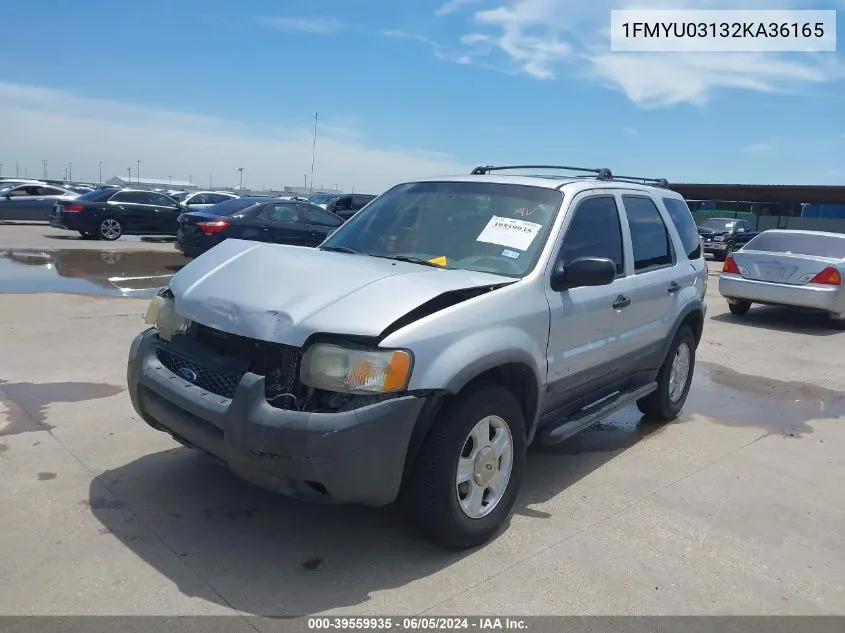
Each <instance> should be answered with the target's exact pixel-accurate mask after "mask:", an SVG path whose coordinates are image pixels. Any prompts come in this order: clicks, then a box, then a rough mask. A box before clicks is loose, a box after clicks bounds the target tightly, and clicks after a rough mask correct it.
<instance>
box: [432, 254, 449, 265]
mask: <svg viewBox="0 0 845 633" xmlns="http://www.w3.org/2000/svg"><path fill="white" fill-rule="evenodd" d="M428 263H429V264H435V265H437V266H446V265H448V262H447V261H446V256H445V255H441V256H440V257H434V258H432V259H429V260H428Z"/></svg>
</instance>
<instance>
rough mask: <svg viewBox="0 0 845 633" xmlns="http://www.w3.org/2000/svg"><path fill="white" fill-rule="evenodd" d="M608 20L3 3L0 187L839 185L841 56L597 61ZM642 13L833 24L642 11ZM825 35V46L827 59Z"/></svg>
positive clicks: (667, 4)
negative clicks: (464, 180)
mask: <svg viewBox="0 0 845 633" xmlns="http://www.w3.org/2000/svg"><path fill="white" fill-rule="evenodd" d="M629 6H631V5H630V4H627V3H624V2H612V1H608V0H590V2H585V0H458V1H454V0H453V1H452V2H447V0H439V1H437V0H435V1H428V0H391V1H390V2H388V1H387V0H277V1H275V2H270V1H266V0H265V1H259V0H252V1H250V2H243V3H239V2H235V1H233V0H225V1H224V0H203V1H197V0H178V1H173V0H171V1H170V2H162V1H160V0H148V1H147V2H144V3H120V2H118V3H115V2H104V1H101V0H96V1H95V0H87V1H86V2H80V3H58V2H53V1H43V0H41V1H36V0H31V1H30V2H28V3H25V4H24V3H13V4H10V3H7V6H5V7H4V9H3V12H2V17H0V19H2V22H3V23H4V24H5V25H6V26H7V28H5V29H4V35H3V37H2V38H0V59H2V64H0V139H2V140H0V163H3V172H2V173H3V175H4V176H8V175H14V170H15V163H17V164H18V166H19V167H18V169H19V171H20V175H21V176H22V175H23V169H27V171H28V174H29V175H30V176H40V175H41V174H42V160H47V161H48V168H49V172H48V173H49V175H50V176H51V177H57V176H61V175H62V172H63V166H64V165H66V164H67V163H68V162H71V163H72V164H73V175H74V177H75V178H85V179H93V180H96V179H97V178H98V163H99V162H100V161H102V162H103V177H104V178H108V177H111V176H113V175H125V174H126V168H127V167H131V168H132V170H133V173H134V172H135V169H136V164H137V161H138V160H140V161H141V172H142V173H141V175H142V176H144V177H153V176H155V177H162V178H166V177H167V176H172V177H173V178H174V179H187V178H188V176H189V175H190V177H191V178H192V180H193V181H194V182H199V183H207V182H208V181H209V180H211V182H212V183H213V185H215V186H222V185H232V184H237V172H236V171H235V169H236V167H239V166H242V167H244V181H245V184H247V185H249V186H253V187H261V186H266V187H279V186H281V185H283V184H288V185H300V184H302V183H303V182H304V179H305V176H307V175H309V174H310V169H311V134H312V132H313V124H314V114H315V112H319V125H318V139H317V153H316V164H315V178H314V181H315V183H316V186H321V185H324V186H333V185H335V184H338V185H339V186H340V187H341V188H344V189H346V190H349V189H350V188H352V187H353V186H354V187H355V188H356V190H357V191H364V190H367V191H369V192H373V193H378V192H379V191H381V190H383V189H384V188H386V187H388V186H390V185H391V184H393V183H394V182H396V181H397V180H401V179H405V178H413V177H417V176H430V175H438V174H442V173H454V172H455V171H464V170H466V169H468V168H470V167H472V166H473V165H476V164H480V163H485V164H486V163H491V162H492V163H495V162H511V163H524V162H541V163H547V162H559V163H563V164H584V165H587V166H609V167H611V168H612V169H613V170H614V171H615V172H617V173H623V172H624V173H633V174H635V175H643V176H655V177H667V178H669V179H670V180H675V181H687V182H689V181H697V182H702V181H721V182H749V183H823V184H824V183H842V182H843V181H845V115H843V113H845V56H843V54H842V53H841V52H840V53H823V54H810V53H805V54H790V55H774V54H762V55H761V54H757V55H749V54H726V53H721V54H709V53H698V54H694V55H682V54H678V53H661V54H655V55H644V54H633V55H632V54H622V53H610V50H609V40H608V38H607V36H606V35H604V34H602V32H601V31H602V29H606V28H608V26H609V21H610V14H609V11H610V9H611V8H627V7H629ZM636 6H639V7H643V6H656V7H660V8H767V9H771V8H815V9H831V8H839V9H844V8H845V0H831V1H829V2H815V3H812V2H803V1H801V0H775V1H774V2H772V1H768V2H762V1H760V0H747V1H746V2H744V3H743V2H740V3H729V2H725V1H722V0H702V1H701V2H687V1H685V0H662V1H661V2H638V3H636ZM843 15H845V14H843V13H840V14H839V18H840V24H839V25H838V33H837V35H838V39H839V41H842V42H845V38H844V37H843V35H845V28H843V26H842V22H843V19H842V16H843Z"/></svg>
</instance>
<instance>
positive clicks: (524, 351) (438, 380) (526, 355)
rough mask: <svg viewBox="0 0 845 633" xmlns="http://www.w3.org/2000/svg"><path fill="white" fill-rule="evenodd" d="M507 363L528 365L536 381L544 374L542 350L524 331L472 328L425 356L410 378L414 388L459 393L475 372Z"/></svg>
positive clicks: (539, 382) (477, 373)
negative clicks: (413, 375)
mask: <svg viewBox="0 0 845 633" xmlns="http://www.w3.org/2000/svg"><path fill="white" fill-rule="evenodd" d="M508 363H521V364H523V365H525V366H527V367H528V368H529V369H530V370H531V372H532V373H533V375H534V378H535V380H536V382H537V385H538V388H539V385H542V384H544V382H545V376H546V360H545V352H544V350H542V349H541V348H540V346H539V345H538V344H537V342H536V341H534V339H533V338H531V337H530V336H529V335H528V334H527V333H526V332H525V331H523V330H520V329H518V328H513V327H500V328H494V329H488V330H483V331H479V332H474V333H472V334H470V335H469V336H465V337H463V338H461V339H459V340H457V341H455V342H454V343H452V344H451V345H448V346H445V347H444V348H443V349H442V350H441V351H440V352H439V353H437V354H436V355H435V356H434V357H433V358H430V359H427V362H426V363H425V366H424V368H422V370H423V371H422V373H421V374H420V375H419V377H415V378H412V380H411V382H412V387H413V388H414V389H445V390H446V391H448V392H449V393H453V394H454V393H458V392H459V391H460V390H461V389H462V388H463V387H464V386H466V384H467V383H468V382H469V381H471V380H472V379H473V378H475V377H476V376H478V375H480V374H482V373H484V372H485V371H487V370H490V369H493V368H494V367H498V366H500V365H505V364H508Z"/></svg>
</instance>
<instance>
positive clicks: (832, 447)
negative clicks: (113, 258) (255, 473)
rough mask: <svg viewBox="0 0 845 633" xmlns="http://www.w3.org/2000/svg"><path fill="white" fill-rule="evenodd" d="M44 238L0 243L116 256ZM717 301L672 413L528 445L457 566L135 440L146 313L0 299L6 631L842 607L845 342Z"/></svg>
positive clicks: (162, 441)
mask: <svg viewBox="0 0 845 633" xmlns="http://www.w3.org/2000/svg"><path fill="white" fill-rule="evenodd" d="M52 232H53V231H52V230H50V229H46V230H45V229H44V228H42V227H12V228H11V229H10V227H0V247H2V248H9V247H12V248H16V249H23V248H35V249H47V248H56V247H57V246H56V244H55V242H61V243H62V245H61V248H68V247H70V248H89V249H90V248H92V247H94V248H96V247H98V246H101V244H98V243H91V242H83V241H81V240H56V239H53V238H51V237H49V235H50V234H51V233H52ZM65 242H66V243H65ZM121 244H122V243H121ZM109 248H110V249H111V248H115V246H114V245H109ZM116 248H118V249H126V248H136V249H137V248H144V249H150V250H157V249H162V248H170V249H172V245H164V246H162V245H152V246H150V245H148V244H144V243H143V242H135V243H130V242H126V244H125V245H118V246H117V247H116ZM712 270H713V272H714V273H715V271H716V270H718V266H717V265H713V268H712ZM0 284H2V281H0ZM716 284H717V277H715V276H711V284H710V290H709V295H710V297H709V306H710V311H709V314H708V318H707V322H706V325H705V329H704V340H703V342H702V344H701V346H700V348H699V351H698V364H697V368H696V374H695V379H694V384H693V387H692V391H691V393H690V397H689V400H688V402H687V405H686V407H685V409H684V411H683V415H682V416H681V418H680V419H679V420H678V421H676V422H674V423H672V424H668V425H665V426H662V427H661V426H655V425H653V424H649V423H645V422H640V420H639V416H638V415H637V414H636V411H624V412H622V413H621V414H619V415H617V416H615V417H614V418H613V419H612V420H609V421H607V422H605V423H602V424H601V425H599V426H598V427H595V428H594V429H591V430H589V431H586V432H584V433H583V434H582V435H580V436H576V437H575V438H573V439H571V440H569V441H567V442H566V443H564V444H562V445H560V446H559V447H557V448H556V449H555V450H554V451H553V452H539V451H533V452H532V453H531V455H530V461H529V465H528V470H527V473H526V479H525V483H524V488H523V490H522V494H521V496H520V498H519V501H518V503H517V506H516V511H515V514H514V516H513V519H512V521H511V524H510V526H509V529H507V530H506V531H505V532H504V533H503V534H502V535H501V536H499V537H498V538H497V539H495V540H494V541H492V542H491V543H489V544H488V545H486V546H484V547H481V548H479V549H477V550H474V551H470V552H463V553H452V552H444V551H441V550H438V549H437V548H435V547H434V546H431V545H429V544H428V543H427V542H425V541H423V540H422V539H420V538H419V537H417V536H416V534H415V533H414V532H413V531H412V530H410V529H408V526H406V525H405V523H404V522H403V520H402V518H401V517H400V515H399V513H398V512H397V511H396V510H395V509H394V508H386V509H367V508H358V507H332V506H314V505H306V504H303V503H299V502H296V501H293V500H290V499H286V498H281V497H277V496H274V495H272V494H270V493H266V492H263V491H261V490H258V489H256V488H253V487H251V486H250V485H248V484H246V483H243V482H241V481H240V480H238V479H236V478H235V477H234V476H232V475H230V474H229V473H228V472H227V471H226V470H224V469H222V468H220V467H218V466H216V465H214V464H212V463H209V462H208V461H206V460H205V459H203V458H202V457H200V456H198V455H196V454H194V453H193V452H192V451H190V450H188V449H184V448H181V447H180V446H179V445H177V444H176V443H175V442H173V441H172V440H171V439H169V437H168V436H166V435H165V434H163V433H159V432H157V431H154V430H152V429H150V428H149V427H147V426H146V425H145V424H144V423H142V422H141V420H139V419H138V417H137V416H136V415H135V413H134V411H133V410H132V407H131V405H130V403H129V398H128V396H127V393H126V391H125V361H126V356H127V352H128V348H129V344H130V341H131V340H132V338H133V337H134V336H135V335H136V334H137V333H138V332H139V331H141V329H143V327H144V324H143V322H142V319H141V314H142V313H143V312H144V310H145V308H146V305H147V300H146V299H133V298H122V297H89V296H79V295H73V294H5V295H0V323H2V327H0V482H2V485H0V507H2V509H3V511H2V512H0V614H2V615H26V614H40V615H48V614H56V615H64V614H79V615H83V614H85V615H92V614H102V615H105V614H113V615H127V614H128V615H135V614H146V615H163V614H186V615H187V614H197V615H201V614H224V613H230V614H231V613H240V614H256V615H282V614H297V615H302V614H317V613H337V614H339V613H343V614H392V615H397V614H399V615H403V614H420V613H426V614H444V615H454V614H466V615H471V614H478V615H495V614H499V615H528V614H555V615H568V614H607V615H620V614H622V615H625V614H649V615H676V614H784V615H786V614H790V615H798V614H808V615H812V614H845V503H843V502H845V495H843V492H842V489H843V486H842V482H843V479H844V478H845V452H843V450H842V447H843V446H845V425H843V416H845V372H842V370H841V368H842V360H841V359H842V353H841V350H842V349H843V344H845V332H839V331H836V330H832V329H830V328H829V327H828V325H827V323H826V322H825V320H824V319H817V318H810V317H806V316H803V315H801V316H796V315H792V314H789V313H786V312H784V311H781V310H773V309H766V308H755V309H753V310H752V311H751V313H749V315H747V317H744V318H737V317H733V316H731V315H730V314H729V313H728V312H727V310H726V305H725V302H724V301H723V300H722V299H721V298H720V297H719V296H718V294H717V292H716ZM0 289H2V288H0Z"/></svg>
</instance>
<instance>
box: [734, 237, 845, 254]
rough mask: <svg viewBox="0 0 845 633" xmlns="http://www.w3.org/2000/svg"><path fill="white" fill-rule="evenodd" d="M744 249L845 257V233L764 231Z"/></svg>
mask: <svg viewBox="0 0 845 633" xmlns="http://www.w3.org/2000/svg"><path fill="white" fill-rule="evenodd" d="M742 250H744V251H766V252H768V253H791V254H794V255H811V256H812V255H815V256H816V257H833V258H836V259H845V235H843V236H842V237H837V236H834V235H812V234H808V233H774V232H772V231H764V232H763V233H760V235H758V236H757V237H755V238H753V239H752V240H751V241H750V242H748V244H746V245H745V247H744V248H743V249H742Z"/></svg>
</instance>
